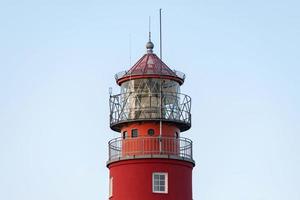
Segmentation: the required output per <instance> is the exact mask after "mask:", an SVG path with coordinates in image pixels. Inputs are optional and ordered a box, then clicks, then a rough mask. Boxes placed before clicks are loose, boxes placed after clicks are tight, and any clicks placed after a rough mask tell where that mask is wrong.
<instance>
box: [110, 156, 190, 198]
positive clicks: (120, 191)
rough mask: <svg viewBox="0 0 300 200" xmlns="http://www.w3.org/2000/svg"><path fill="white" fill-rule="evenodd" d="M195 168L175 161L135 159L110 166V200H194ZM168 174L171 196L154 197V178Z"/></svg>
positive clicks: (156, 194)
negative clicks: (111, 182) (193, 179)
mask: <svg viewBox="0 0 300 200" xmlns="http://www.w3.org/2000/svg"><path fill="white" fill-rule="evenodd" d="M193 166H194V164H193V163H191V162H188V161H183V160H175V159H156V158H152V159H131V160H123V161H117V162H113V163H110V164H108V168H109V170H110V177H111V178H112V179H113V184H112V196H111V197H110V200H192V170H193ZM155 172H158V173H161V172H162V173H168V183H167V185H168V193H166V194H161V193H153V191H152V174H153V173H155Z"/></svg>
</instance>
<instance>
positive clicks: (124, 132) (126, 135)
mask: <svg viewBox="0 0 300 200" xmlns="http://www.w3.org/2000/svg"><path fill="white" fill-rule="evenodd" d="M122 138H123V140H124V139H126V138H128V132H127V131H123V134H122Z"/></svg>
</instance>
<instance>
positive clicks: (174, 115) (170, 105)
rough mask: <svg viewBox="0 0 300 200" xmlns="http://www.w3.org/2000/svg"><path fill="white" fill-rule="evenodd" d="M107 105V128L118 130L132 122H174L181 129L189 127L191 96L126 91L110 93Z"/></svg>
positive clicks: (184, 129)
mask: <svg viewBox="0 0 300 200" xmlns="http://www.w3.org/2000/svg"><path fill="white" fill-rule="evenodd" d="M109 104H110V127H111V129H113V130H115V131H118V132H119V131H120V130H121V127H122V125H123V124H125V123H128V122H134V121H159V120H162V121H163V122H170V123H175V124H176V125H177V126H178V128H179V129H180V131H181V132H183V131H186V130H188V129H190V127H191V98H190V97H189V96H188V95H185V94H180V93H162V94H160V93H138V92H128V93H122V94H117V95H112V96H110V101H109ZM161 104H162V106H161Z"/></svg>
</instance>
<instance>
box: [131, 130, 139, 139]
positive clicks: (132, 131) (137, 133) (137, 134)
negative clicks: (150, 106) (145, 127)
mask: <svg viewBox="0 0 300 200" xmlns="http://www.w3.org/2000/svg"><path fill="white" fill-rule="evenodd" d="M135 131H136V135H135V136H133V133H134V132H135ZM138 136H139V132H138V129H132V130H131V138H136V137H138Z"/></svg>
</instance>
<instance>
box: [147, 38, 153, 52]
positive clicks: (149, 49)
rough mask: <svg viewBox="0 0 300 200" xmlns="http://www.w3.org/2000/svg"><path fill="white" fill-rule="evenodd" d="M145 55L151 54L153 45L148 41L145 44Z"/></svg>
mask: <svg viewBox="0 0 300 200" xmlns="http://www.w3.org/2000/svg"><path fill="white" fill-rule="evenodd" d="M146 48H147V53H153V48H154V44H153V43H152V42H151V40H149V42H147V44H146Z"/></svg>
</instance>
